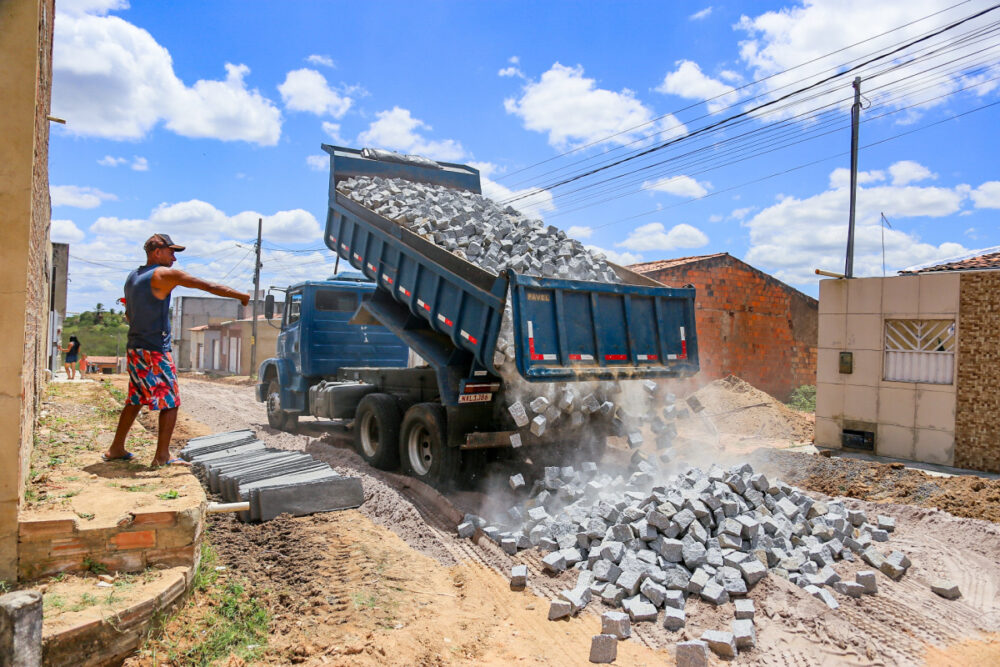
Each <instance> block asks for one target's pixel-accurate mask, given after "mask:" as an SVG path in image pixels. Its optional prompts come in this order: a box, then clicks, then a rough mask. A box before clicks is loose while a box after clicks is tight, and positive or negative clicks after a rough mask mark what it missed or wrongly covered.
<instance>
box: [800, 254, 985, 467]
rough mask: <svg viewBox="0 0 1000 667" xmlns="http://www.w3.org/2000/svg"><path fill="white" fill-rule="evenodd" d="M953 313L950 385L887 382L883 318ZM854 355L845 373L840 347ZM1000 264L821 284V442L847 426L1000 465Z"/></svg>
mask: <svg viewBox="0 0 1000 667" xmlns="http://www.w3.org/2000/svg"><path fill="white" fill-rule="evenodd" d="M892 319H904V320H953V321H954V323H955V336H956V338H957V341H956V345H955V351H954V373H953V379H952V382H951V383H950V384H933V383H927V382H897V381H890V380H886V379H885V377H886V375H885V370H886V353H885V326H886V325H885V322H886V320H892ZM841 352H850V353H851V354H852V355H853V370H852V372H851V373H842V372H840V353H841ZM998 386H1000V272H997V271H970V272H961V273H957V272H952V273H925V274H917V275H907V276H895V277H890V278H859V279H853V280H824V281H822V282H821V283H820V300H819V353H818V361H817V395H816V444H817V445H820V446H824V447H840V446H841V443H842V438H841V435H842V433H843V429H853V430H858V431H869V432H872V433H874V434H875V443H874V451H875V453H877V454H879V455H882V456H891V457H897V458H904V459H912V460H917V461H925V462H929V463H940V464H944V465H954V466H959V467H965V468H973V469H977V470H984V471H990V472H1000V420H998V419H997V415H998V414H1000V392H997V389H996V388H997V387H998Z"/></svg>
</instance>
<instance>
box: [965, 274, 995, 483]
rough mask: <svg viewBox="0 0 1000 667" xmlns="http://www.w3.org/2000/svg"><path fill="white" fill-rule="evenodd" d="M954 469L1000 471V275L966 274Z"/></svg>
mask: <svg viewBox="0 0 1000 667" xmlns="http://www.w3.org/2000/svg"><path fill="white" fill-rule="evenodd" d="M960 284H961V295H960V299H959V317H960V318H961V320H962V331H961V336H960V337H959V340H958V360H957V364H956V366H957V368H956V375H957V376H958V382H957V384H958V395H957V403H956V406H955V465H956V466H959V467H962V468H972V469H974V470H985V471H987V472H1000V418H998V415H1000V271H969V272H966V273H962V274H961V283H960Z"/></svg>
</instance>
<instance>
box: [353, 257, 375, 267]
mask: <svg viewBox="0 0 1000 667" xmlns="http://www.w3.org/2000/svg"><path fill="white" fill-rule="evenodd" d="M354 259H356V260H358V261H359V262H360V261H361V255H360V254H359V253H354ZM368 266H371V264H369V265H368ZM374 270H375V269H372V271H374Z"/></svg>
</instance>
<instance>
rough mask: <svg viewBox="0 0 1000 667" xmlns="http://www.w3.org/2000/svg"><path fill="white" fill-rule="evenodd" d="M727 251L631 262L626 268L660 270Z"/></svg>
mask: <svg viewBox="0 0 1000 667" xmlns="http://www.w3.org/2000/svg"><path fill="white" fill-rule="evenodd" d="M728 254H729V253H728V252H717V253H715V254H714V255H695V256H693V257H677V258H676V259H661V260H657V261H655V262H645V263H643V264H631V265H629V266H628V268H629V269H630V270H632V271H635V272H636V273H652V272H653V271H662V270H663V269H670V268H673V267H675V266H681V265H682V264H694V263H696V262H703V261H705V260H706V259H714V258H716V257H725V256H726V255H728Z"/></svg>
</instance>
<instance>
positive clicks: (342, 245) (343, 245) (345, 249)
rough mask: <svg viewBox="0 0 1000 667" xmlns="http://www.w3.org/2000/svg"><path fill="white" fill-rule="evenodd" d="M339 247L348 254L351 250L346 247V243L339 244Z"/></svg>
mask: <svg viewBox="0 0 1000 667" xmlns="http://www.w3.org/2000/svg"><path fill="white" fill-rule="evenodd" d="M340 247H341V248H343V249H344V252H350V250H351V249H350V248H349V247H347V244H346V243H341V244H340Z"/></svg>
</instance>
